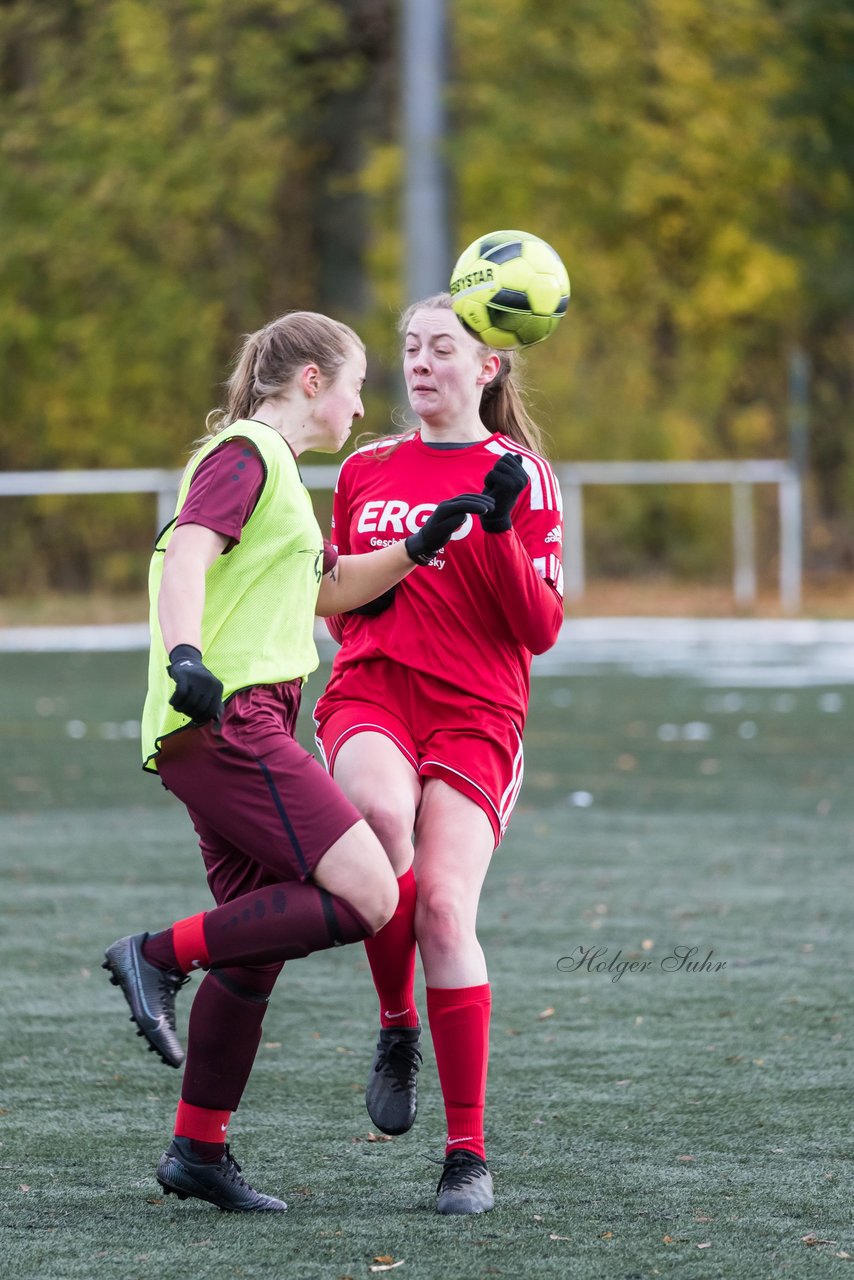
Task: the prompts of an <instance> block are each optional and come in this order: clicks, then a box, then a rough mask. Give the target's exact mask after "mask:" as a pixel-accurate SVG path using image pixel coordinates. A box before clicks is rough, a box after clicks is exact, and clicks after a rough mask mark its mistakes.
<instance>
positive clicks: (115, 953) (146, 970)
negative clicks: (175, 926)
mask: <svg viewBox="0 0 854 1280" xmlns="http://www.w3.org/2000/svg"><path fill="white" fill-rule="evenodd" d="M147 937H148V934H147V933H136V934H133V935H132V936H130V937H127V938H119V940H118V941H117V942H114V943H113V945H112V946H111V947H108V948H107V950H106V951H105V952H104V963H103V964H102V965H101V968H102V969H106V970H107V972H108V973H109V974H110V982H112V984H113V986H115V987H121V989H122V991H123V992H124V996H125V999H126V1000H127V1002H128V1004H129V1005H130V1017H131V1022H135V1023H136V1025H137V1035H139V1036H145V1038H146V1040H147V1041H148V1047H149V1049H151V1050H152V1052H153V1053H159V1054H160V1057H161V1059H162V1060H163V1061H164V1062H165V1063H167V1065H168V1066H170V1067H180V1065H181V1063H182V1062H183V1061H184V1050H183V1049H182V1048H181V1042H180V1041H179V1039H178V1037H177V1035H176V1034H175V996H176V995H177V994H178V992H179V991H180V990H181V988H182V987H183V986H184V983H185V982H189V978H188V977H187V976H186V975H185V974H183V973H179V972H178V971H177V969H157V968H155V966H154V965H153V964H149V963H148V961H147V960H146V959H145V957H144V956H143V954H142V944H143V943H144V942H145V940H146V938H147Z"/></svg>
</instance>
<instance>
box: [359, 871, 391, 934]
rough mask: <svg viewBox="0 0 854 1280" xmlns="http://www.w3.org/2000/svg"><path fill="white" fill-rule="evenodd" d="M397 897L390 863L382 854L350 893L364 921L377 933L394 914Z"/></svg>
mask: <svg viewBox="0 0 854 1280" xmlns="http://www.w3.org/2000/svg"><path fill="white" fill-rule="evenodd" d="M398 897H399V894H398V887H397V880H396V878H395V875H394V872H393V871H392V869H391V864H390V863H389V862H388V860H387V858H386V857H385V855H383V858H382V862H381V863H378V864H377V865H376V866H371V868H370V870H368V871H366V874H365V876H364V878H363V881H362V883H361V884H360V885H359V887H358V890H356V891H355V892H354V893H352V894H351V895H350V900H351V901H352V903H353V906H354V907H355V908H356V910H357V911H358V912H359V914H360V915H361V916H362V918H363V919H364V921H365V923H366V924H368V925H370V927H371V929H372V930H373V932H374V933H378V932H379V930H380V929H382V927H383V925H385V924H388V922H389V920H390V919H391V918H392V916H393V915H394V913H395V909H396V908H397V902H398Z"/></svg>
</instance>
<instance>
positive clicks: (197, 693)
mask: <svg viewBox="0 0 854 1280" xmlns="http://www.w3.org/2000/svg"><path fill="white" fill-rule="evenodd" d="M166 670H167V671H168V672H169V674H170V676H171V677H172V679H173V680H174V681H175V692H174V693H173V694H172V697H171V698H170V699H169V706H170V707H174V708H175V710H176V711H180V712H181V714H182V715H185V716H190V717H191V719H192V720H194V721H195V722H196V724H206V723H207V721H208V720H218V719H219V717H220V716H221V715H222V681H221V680H217V678H216V676H215V675H214V674H213V672H212V671H208V669H207V667H206V666H205V664H204V663H203V662H202V655H201V654H200V653H199V651H198V649H196V648H195V647H194V646H193V645H191V644H176V645H175V648H174V649H173V650H172V652H171V653H170V654H169V666H168V667H167V668H166Z"/></svg>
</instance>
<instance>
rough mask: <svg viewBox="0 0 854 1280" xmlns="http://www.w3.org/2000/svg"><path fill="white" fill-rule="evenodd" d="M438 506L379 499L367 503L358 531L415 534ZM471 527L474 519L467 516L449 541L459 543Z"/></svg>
mask: <svg viewBox="0 0 854 1280" xmlns="http://www.w3.org/2000/svg"><path fill="white" fill-rule="evenodd" d="M437 505H438V504H437V503H435V502H419V503H418V504H417V505H416V506H414V507H410V505H409V503H408V502H401V501H399V500H398V499H397V498H391V499H389V500H388V501H387V500H386V499H385V498H377V499H376V500H374V501H372V502H366V503H365V505H364V506H363V507H362V512H361V515H360V516H359V522H358V524H357V525H356V529H357V531H358V532H359V533H388V532H391V533H415V532H416V530H418V529H420V528H421V526H422V524H424V522H425V521H426V520H428V519H429V518H430V516H431V515H432V514H433V512H434V511H435V510H436V507H437ZM471 527H472V517H471V516H470V515H466V517H465V519H464V520H463V523H462V524H461V525H460V527H459V529H456V530H455V531H454V532H453V533H452V534H451V536H450V538H449V539H448V541H449V542H457V541H458V540H459V539H460V538H465V537H466V535H467V534H468V532H469V530H470V529H471Z"/></svg>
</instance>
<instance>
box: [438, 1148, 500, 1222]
mask: <svg viewBox="0 0 854 1280" xmlns="http://www.w3.org/2000/svg"><path fill="white" fill-rule="evenodd" d="M436 1192H437V1196H438V1199H437V1201H436V1209H437V1211H438V1212H439V1213H487V1212H488V1211H489V1210H490V1209H491V1208H492V1207H493V1206H494V1204H495V1197H494V1196H493V1194H492V1174H491V1173H490V1172H489V1169H488V1168H487V1165H486V1161H485V1160H481V1158H480V1156H476V1155H475V1153H474V1152H473V1151H466V1150H464V1149H463V1148H459V1149H458V1150H456V1151H451V1152H450V1154H449V1155H447V1156H446V1157H445V1167H444V1169H443V1170H442V1176H441V1178H440V1179H439V1185H438V1187H437V1188H436Z"/></svg>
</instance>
